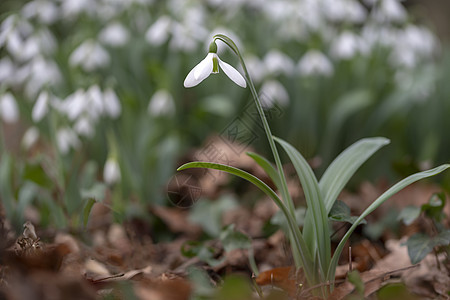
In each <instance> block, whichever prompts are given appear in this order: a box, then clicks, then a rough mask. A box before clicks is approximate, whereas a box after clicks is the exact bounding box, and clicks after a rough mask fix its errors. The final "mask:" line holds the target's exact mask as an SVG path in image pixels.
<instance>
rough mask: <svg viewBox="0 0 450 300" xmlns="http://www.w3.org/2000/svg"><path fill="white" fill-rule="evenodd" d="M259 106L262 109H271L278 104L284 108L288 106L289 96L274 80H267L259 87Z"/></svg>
mask: <svg viewBox="0 0 450 300" xmlns="http://www.w3.org/2000/svg"><path fill="white" fill-rule="evenodd" d="M259 97H260V99H261V104H262V106H263V107H264V108H271V107H273V105H274V104H275V102H278V103H279V104H281V105H283V106H285V105H287V104H289V95H288V93H287V91H286V89H285V88H284V86H283V85H282V84H281V83H280V82H278V81H276V80H268V81H266V82H264V84H263V85H262V87H261V90H260V95H259Z"/></svg>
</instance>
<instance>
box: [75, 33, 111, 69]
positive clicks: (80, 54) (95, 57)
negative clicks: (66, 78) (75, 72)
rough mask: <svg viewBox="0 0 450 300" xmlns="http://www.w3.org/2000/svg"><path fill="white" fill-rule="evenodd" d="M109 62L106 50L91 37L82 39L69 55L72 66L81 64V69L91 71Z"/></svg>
mask: <svg viewBox="0 0 450 300" xmlns="http://www.w3.org/2000/svg"><path fill="white" fill-rule="evenodd" d="M109 62H110V57H109V54H108V52H106V50H105V49H103V47H102V46H101V45H100V44H99V43H97V42H95V41H94V40H92V39H89V40H86V41H84V42H83V43H82V44H81V45H80V46H78V47H77V48H76V49H75V50H74V51H73V52H72V54H71V55H70V57H69V63H70V65H72V66H79V65H80V66H81V67H82V68H83V70H85V71H87V72H91V71H93V70H95V69H97V68H101V67H104V66H106V65H108V64H109Z"/></svg>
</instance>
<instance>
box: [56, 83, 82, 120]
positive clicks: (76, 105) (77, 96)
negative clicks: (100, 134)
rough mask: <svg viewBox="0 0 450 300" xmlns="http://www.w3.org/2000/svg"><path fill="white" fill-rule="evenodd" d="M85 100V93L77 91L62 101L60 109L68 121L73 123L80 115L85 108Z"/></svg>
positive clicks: (80, 90)
mask: <svg viewBox="0 0 450 300" xmlns="http://www.w3.org/2000/svg"><path fill="white" fill-rule="evenodd" d="M85 98H86V95H85V92H84V91H83V90H82V89H78V90H76V91H75V93H73V94H70V95H69V96H67V98H66V99H65V100H64V102H63V103H64V104H63V105H62V107H63V109H64V111H65V113H66V114H67V116H68V117H69V119H70V120H72V121H73V120H75V119H77V118H78V117H79V116H80V115H81V113H82V112H83V110H84V109H85V107H86V104H85V102H86V100H85Z"/></svg>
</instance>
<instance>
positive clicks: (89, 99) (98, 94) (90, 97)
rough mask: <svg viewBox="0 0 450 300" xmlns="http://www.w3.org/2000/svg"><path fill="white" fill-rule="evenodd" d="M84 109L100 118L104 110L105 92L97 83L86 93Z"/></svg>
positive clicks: (92, 115) (93, 116) (94, 116)
mask: <svg viewBox="0 0 450 300" xmlns="http://www.w3.org/2000/svg"><path fill="white" fill-rule="evenodd" d="M85 97H86V98H85V102H84V104H85V107H84V111H85V112H86V113H88V114H89V115H90V116H91V118H93V119H94V120H96V119H98V118H99V117H100V116H101V115H102V114H103V112H104V102H103V93H102V91H101V90H100V87H99V86H98V85H96V84H94V85H92V86H91V87H89V89H88V90H87V91H86V93H85Z"/></svg>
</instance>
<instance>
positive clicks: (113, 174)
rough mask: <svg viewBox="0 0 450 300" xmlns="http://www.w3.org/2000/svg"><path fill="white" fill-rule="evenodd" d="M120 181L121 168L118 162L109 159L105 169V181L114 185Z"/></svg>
mask: <svg viewBox="0 0 450 300" xmlns="http://www.w3.org/2000/svg"><path fill="white" fill-rule="evenodd" d="M120 179H121V175H120V166H119V164H118V163H117V160H116V159H114V158H112V157H108V159H107V160H106V163H105V167H104V168H103V180H104V181H105V183H106V184H108V185H113V184H115V183H117V182H119V181H120Z"/></svg>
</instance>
